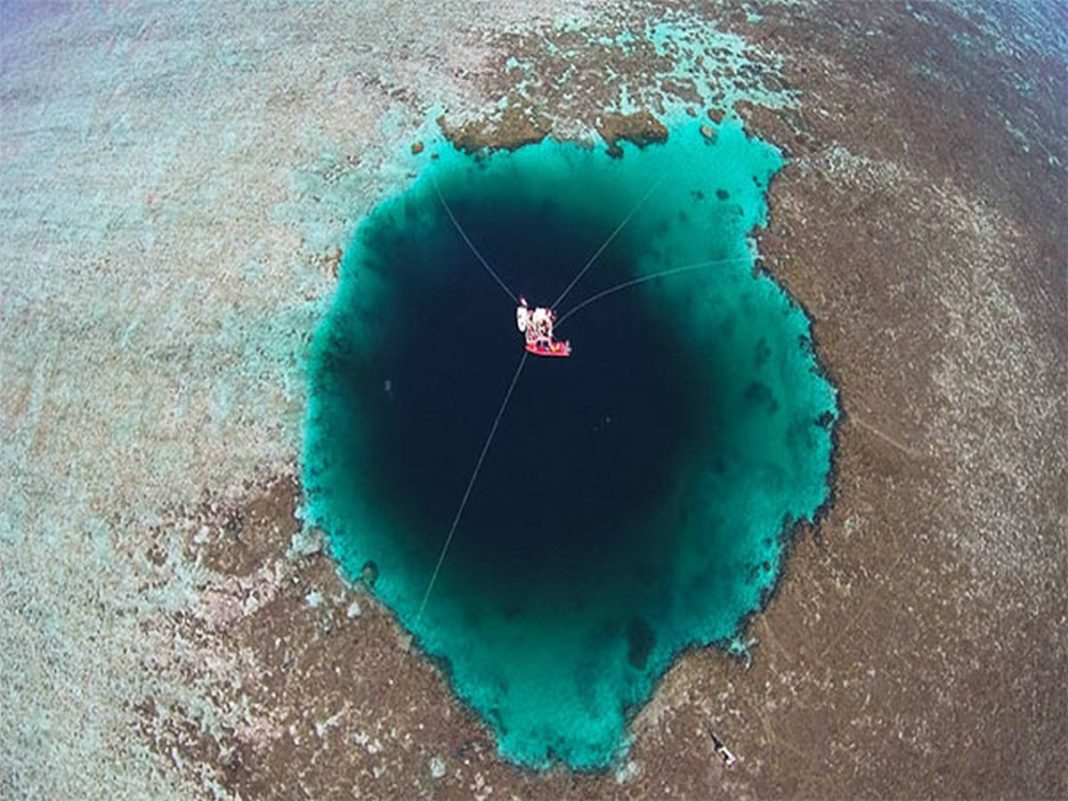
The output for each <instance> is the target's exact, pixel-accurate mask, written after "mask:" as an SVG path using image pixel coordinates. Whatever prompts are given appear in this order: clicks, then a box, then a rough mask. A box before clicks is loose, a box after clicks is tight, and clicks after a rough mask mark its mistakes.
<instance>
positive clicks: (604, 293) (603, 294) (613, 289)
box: [556, 256, 750, 326]
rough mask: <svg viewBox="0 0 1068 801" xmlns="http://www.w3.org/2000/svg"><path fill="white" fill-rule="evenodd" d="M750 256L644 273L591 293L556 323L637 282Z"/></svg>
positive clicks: (560, 322) (561, 323)
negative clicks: (649, 273)
mask: <svg viewBox="0 0 1068 801" xmlns="http://www.w3.org/2000/svg"><path fill="white" fill-rule="evenodd" d="M749 258H750V257H749V256H736V257H734V258H731V259H713V260H711V261H699V262H697V263H696V264H687V265H686V266H685V267H673V268H671V269H670V270H661V271H660V272H658V273H653V274H652V275H643V276H641V277H640V278H632V279H630V280H629V281H624V282H623V283H622V284H616V285H615V286H610V287H608V289H602V290H601V291H600V292H598V293H597V294H595V295H591V296H590V297H588V298H586V300H584V301H582V303H579V304H578V305H577V306H572V307H571V309H570V310H568V312H567V314H565V315H563V316H562V317H561V318H560V319H559V320H557V321H556V325H557V326H561V325H563V323H564V321H565V320H566V319H567V318H568V317H570V316H571V315H572V314H574V313H575V312H577V311H578V310H579V309H582V308H585V307H586V306H589V305H590V304H591V303H594V302H596V301H598V300H601V298H605V297H607V296H608V295H613V294H615V293H616V292H619V291H621V290H623V289H627V288H628V287H632V286H635V285H637V284H644V283H645V282H646V281H652V280H653V279H655V278H663V277H665V276H668V275H675V274H676V273H685V272H689V271H690V270H699V269H701V268H703V267H711V266H713V265H715V264H732V263H735V262H744V261H747V260H748V259H749Z"/></svg>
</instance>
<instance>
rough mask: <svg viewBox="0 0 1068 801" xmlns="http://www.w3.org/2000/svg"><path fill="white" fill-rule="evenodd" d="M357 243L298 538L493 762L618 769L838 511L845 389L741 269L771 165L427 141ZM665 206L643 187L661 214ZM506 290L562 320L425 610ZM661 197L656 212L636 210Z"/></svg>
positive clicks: (496, 345) (322, 362)
mask: <svg viewBox="0 0 1068 801" xmlns="http://www.w3.org/2000/svg"><path fill="white" fill-rule="evenodd" d="M437 155H438V158H437V159H436V160H434V159H431V158H429V156H428V158H427V163H426V167H425V169H424V171H423V173H422V174H421V175H420V176H419V178H418V179H417V180H416V181H415V182H414V184H413V185H412V186H411V187H410V188H409V189H407V190H406V191H405V192H404V193H403V194H400V195H397V196H396V197H393V198H391V199H389V200H388V201H386V202H384V203H383V204H382V205H381V206H380V207H379V208H378V209H376V210H375V212H374V213H373V214H372V215H371V216H370V217H369V218H368V219H367V220H365V221H364V223H363V224H362V225H361V227H360V229H359V231H358V233H357V236H356V239H355V241H354V242H353V244H352V246H351V247H350V248H349V250H348V252H347V253H346V258H345V260H344V262H343V265H342V274H341V286H340V287H339V290H338V296H337V299H336V302H335V305H334V307H333V309H332V311H331V313H330V314H329V315H328V317H327V318H326V319H325V320H324V321H323V324H322V326H321V327H320V329H319V331H318V333H317V336H316V340H315V345H314V353H313V356H312V361H311V366H310V373H311V375H312V384H311V392H310V406H309V413H308V417H307V428H306V447H305V486H306V491H307V495H308V508H309V517H310V519H311V522H315V523H317V524H318V525H320V526H322V527H323V528H325V529H326V531H328V532H329V535H330V543H331V548H332V551H333V552H334V554H335V556H336V557H337V558H338V559H339V560H340V562H341V564H342V566H343V567H344V568H345V569H346V571H347V572H348V573H349V574H350V575H352V576H354V577H355V576H358V575H360V574H361V572H362V571H363V570H364V568H365V567H366V566H368V565H369V563H373V565H374V569H375V572H376V574H377V581H376V583H375V592H376V593H377V594H378V596H379V597H380V598H381V599H382V600H383V601H384V602H385V603H386V604H388V605H389V606H390V607H391V608H392V609H393V610H394V611H395V613H396V614H397V616H398V618H399V620H400V621H401V623H402V624H403V625H405V626H406V627H408V628H410V629H411V630H412V631H413V633H414V634H415V635H416V637H417V639H418V641H419V642H420V643H421V644H422V646H423V647H424V648H425V649H426V650H427V651H428V652H429V653H430V654H432V655H434V656H436V657H440V658H441V659H443V660H445V662H446V664H447V665H448V669H449V673H450V679H451V681H452V684H453V686H454V687H455V689H456V690H457V692H458V693H459V694H460V696H461V697H463V698H464V699H465V700H466V701H468V702H469V703H470V704H471V705H472V706H473V707H474V708H475V709H476V710H477V711H478V712H479V713H480V714H481V715H483V716H484V717H485V718H486V720H487V721H489V723H490V724H491V725H492V726H493V728H494V730H495V731H496V732H497V734H498V736H499V741H500V746H501V749H502V752H503V753H504V754H505V755H506V756H508V757H510V758H512V759H515V760H517V761H520V762H524V763H527V764H533V765H544V764H546V763H547V762H548V761H549V760H550V759H551V758H552V757H556V758H559V759H562V760H564V761H565V762H567V763H568V764H570V765H572V766H575V767H581V768H590V767H597V766H603V765H605V764H607V763H608V762H609V761H610V760H611V758H612V757H613V754H615V753H616V752H617V750H618V748H619V747H620V744H621V743H622V740H623V735H624V725H625V710H626V709H630V708H633V707H635V706H636V705H638V704H640V703H641V702H642V701H643V700H644V699H645V698H647V696H648V693H649V692H650V691H651V688H652V686H653V684H654V682H655V680H656V679H657V677H659V676H660V675H661V674H662V673H663V671H664V670H665V669H666V668H667V666H668V665H669V664H670V662H671V660H672V658H673V657H674V655H675V654H677V653H678V651H679V650H680V649H682V648H684V647H687V646H689V645H692V644H694V643H712V642H723V641H726V640H727V639H728V638H730V637H732V636H733V635H735V634H736V633H737V632H738V630H739V627H740V626H741V625H742V623H743V621H744V620H745V619H746V617H747V616H748V615H749V614H751V613H752V612H754V611H755V610H757V609H758V608H759V607H760V605H761V603H762V601H763V600H764V599H765V597H766V595H767V592H768V591H769V590H770V588H771V587H772V586H773V584H774V581H775V578H776V576H777V575H778V572H779V570H780V567H781V564H780V560H781V556H782V548H783V539H782V535H783V534H784V532H785V531H788V530H789V527H790V524H791V522H792V521H796V520H801V519H810V518H811V517H812V515H813V514H814V513H815V511H816V509H817V508H818V507H819V506H820V505H821V504H822V503H823V502H824V501H825V499H826V497H827V491H828V489H827V476H828V472H829V469H830V455H831V432H830V424H831V422H833V420H834V418H835V416H836V413H837V411H836V410H837V407H836V401H835V396H834V392H833V389H832V388H831V387H830V385H829V384H828V383H827V382H826V380H825V379H824V378H823V377H822V375H821V373H820V371H819V370H818V366H817V364H816V362H815V357H814V355H813V353H812V351H811V348H810V347H809V344H808V332H809V324H808V321H807V319H806V318H805V316H804V314H803V312H802V311H801V310H800V309H799V308H797V307H796V306H795V305H793V304H792V303H791V302H790V301H789V299H788V298H787V297H786V296H785V294H784V293H783V292H782V291H781V290H780V289H779V287H777V286H776V285H775V284H774V283H773V282H772V281H771V280H770V279H768V278H767V277H764V276H761V275H756V274H754V273H753V271H752V258H751V256H750V252H749V247H748V244H747V241H746V235H747V233H748V232H749V231H750V230H751V229H752V227H753V226H754V225H757V224H760V223H761V222H762V221H763V219H764V215H765V205H764V190H765V188H766V186H767V183H768V181H769V180H770V178H771V176H772V175H773V174H774V172H775V171H776V170H777V169H778V168H779V166H780V165H781V159H780V157H779V155H778V153H777V152H776V151H775V150H774V149H773V148H771V147H770V146H768V145H765V144H763V143H761V142H759V141H756V140H752V139H748V138H746V137H745V135H744V133H743V132H742V131H741V129H740V128H739V127H737V126H735V125H732V124H727V125H725V126H723V127H722V128H721V130H720V132H719V136H718V137H717V140H716V143H715V144H714V145H712V144H708V143H707V142H706V141H705V139H704V138H703V137H701V136H700V134H699V133H698V131H697V130H696V127H693V126H690V127H684V128H680V129H678V130H676V131H674V132H673V133H672V136H671V138H670V139H669V142H668V143H667V144H666V145H663V146H654V147H650V148H647V149H646V150H643V151H638V150H634V149H630V150H628V151H627V152H626V153H625V155H624V157H623V158H622V159H610V158H608V157H607V156H605V155H604V154H602V153H598V152H594V151H590V150H583V149H581V148H579V147H576V146H571V145H562V144H557V143H545V144H542V145H538V146H535V147H529V148H524V149H523V150H520V151H518V152H516V153H514V154H497V155H494V156H493V157H491V158H486V159H482V160H477V161H476V160H473V159H471V158H469V157H467V156H464V155H461V154H459V153H456V152H455V151H451V150H449V149H447V148H439V149H438V152H437ZM650 189H652V192H651V194H648V193H649V192H650ZM439 192H440V194H441V196H442V197H443V198H445V199H446V201H447V202H448V203H449V205H450V206H451V208H452V211H453V212H454V214H455V216H456V219H457V220H458V221H460V223H461V225H462V226H463V228H464V230H465V231H466V232H467V234H468V235H469V237H470V238H471V239H472V241H473V242H474V243H475V244H476V246H477V248H478V249H479V251H480V252H481V253H482V254H483V255H484V256H485V258H486V259H487V260H488V261H489V263H490V264H491V265H492V266H493V267H494V268H495V269H496V270H497V271H498V273H499V275H500V277H501V278H502V279H503V281H504V282H505V284H507V285H508V286H509V287H510V288H512V290H513V291H514V292H515V293H522V294H524V295H525V296H526V297H527V298H528V299H529V300H530V301H531V302H532V303H546V304H547V303H550V302H551V300H552V299H553V298H555V297H556V296H558V295H559V294H560V292H561V291H562V289H563V287H564V286H565V285H567V283H568V282H569V281H570V280H571V278H572V277H573V276H574V275H575V272H576V271H577V270H578V269H579V268H580V267H581V266H582V265H583V264H584V263H586V262H587V261H588V260H589V258H590V256H591V254H593V253H594V252H595V251H596V250H597V249H598V248H599V247H600V246H601V244H602V243H603V242H605V240H606V239H607V238H608V236H609V234H611V232H612V231H613V229H615V228H616V227H617V226H618V225H619V223H620V221H621V220H623V219H624V218H626V217H627V215H628V214H630V213H631V212H634V211H635V209H637V212H636V213H635V214H634V217H633V219H632V220H631V221H630V222H629V223H628V224H627V225H626V226H625V227H624V228H623V229H622V230H621V231H620V233H619V235H618V236H617V237H615V238H614V239H613V240H612V241H611V243H610V245H609V246H608V247H607V248H606V249H605V250H604V252H603V253H602V254H601V256H600V257H599V258H598V259H597V261H596V263H595V264H594V266H593V267H592V268H591V270H590V273H589V274H588V276H587V277H586V278H585V279H584V280H583V281H582V282H580V284H579V285H578V286H577V287H576V289H575V290H574V291H573V292H572V293H571V294H570V295H569V296H568V297H567V299H566V300H565V302H564V303H562V304H561V307H560V309H559V311H560V312H561V313H566V311H567V310H568V308H570V307H573V306H574V305H575V304H576V303H578V302H580V301H581V300H582V299H583V298H587V297H589V296H591V295H592V294H593V293H595V292H596V291H598V290H600V289H603V288H606V287H610V286H612V285H616V284H619V283H620V282H623V281H626V280H628V279H633V278H636V277H641V276H649V275H653V274H655V273H657V272H659V271H663V270H667V269H671V268H675V267H679V266H681V265H688V264H695V263H703V262H709V261H711V262H713V263H712V264H710V265H708V266H707V267H704V268H701V269H697V270H693V271H689V272H685V273H679V274H674V275H669V276H665V277H663V278H660V279H658V280H655V281H648V282H645V283H642V284H640V285H637V286H635V287H632V288H630V289H627V290H624V291H620V292H618V293H615V294H612V295H610V296H607V297H605V298H604V299H603V300H601V301H599V302H596V303H593V304H591V305H589V306H586V307H584V308H582V309H580V310H579V311H577V312H576V313H575V314H574V316H572V317H570V318H569V319H568V320H567V321H566V323H565V324H563V325H562V326H561V329H560V332H559V333H560V335H561V336H566V337H569V338H570V339H571V340H572V344H573V347H574V355H573V356H572V357H571V358H570V359H538V358H534V357H531V358H530V359H528V361H527V362H526V363H525V364H524V366H523V370H522V373H521V374H520V375H519V378H518V381H517V383H516V388H515V392H514V394H513V395H512V397H511V401H510V404H509V406H508V408H507V409H506V410H505V413H504V415H503V417H502V422H501V425H500V428H499V430H498V431H497V434H496V437H495V439H494V441H493V443H492V447H491V448H490V450H489V452H488V454H487V457H486V460H485V462H484V464H483V466H482V470H481V473H480V475H479V477H478V481H477V483H476V484H475V486H474V489H473V491H472V494H471V498H470V502H469V504H468V506H467V507H466V509H465V512H464V515H463V517H462V519H461V522H460V525H459V526H458V528H457V530H456V535H455V538H454V541H453V545H452V547H451V549H450V551H449V553H448V555H447V559H446V561H445V562H444V565H443V568H442V570H441V573H440V577H439V579H438V582H437V584H436V585H435V587H434V590H433V593H432V595H431V596H430V600H429V603H428V605H427V607H426V611H425V613H424V615H423V616H422V617H421V618H419V617H418V615H417V610H418V608H419V605H420V601H421V599H422V597H423V594H424V591H425V589H426V587H427V582H428V580H429V578H430V575H431V572H432V570H433V567H434V564H435V562H436V560H437V558H438V554H439V552H440V549H441V546H442V543H443V541H444V539H445V537H446V535H447V533H448V531H449V528H450V524H451V523H452V520H453V518H454V516H455V514H456V510H457V507H458V504H459V503H460V499H461V497H462V496H463V494H464V490H465V487H466V486H467V483H468V479H469V477H470V475H471V472H472V469H473V468H474V466H475V464H476V462H477V459H478V456H479V453H480V451H481V449H482V445H483V442H484V440H485V438H486V435H487V433H488V432H489V430H490V427H491V423H492V421H493V419H494V416H495V414H496V413H497V410H498V408H499V405H500V403H501V400H502V398H503V397H504V395H505V392H506V390H507V388H508V385H509V382H510V381H511V379H512V377H513V375H514V373H515V370H516V367H517V365H518V364H519V361H520V358H521V355H522V353H523V351H522V339H521V335H520V334H519V333H518V332H517V331H516V329H515V324H514V305H513V303H512V301H511V299H510V298H509V297H508V296H507V295H506V293H505V292H504V291H503V290H502V289H501V287H499V286H498V285H497V284H496V283H495V282H494V281H493V280H492V279H491V278H490V277H489V276H488V275H487V273H486V272H485V270H484V269H483V268H482V266H481V265H480V264H479V263H478V261H477V259H476V258H475V257H474V256H473V254H472V253H471V251H470V249H469V248H468V246H467V245H466V244H465V243H464V242H463V240H462V239H461V238H460V236H459V235H458V234H457V231H456V229H455V227H454V226H453V224H452V223H451V222H450V220H449V217H448V215H447V214H446V212H445V209H444V206H443V204H442V202H441V200H440V199H439V197H438V193H439ZM647 194H648V197H647V199H645V200H644V201H643V200H642V198H643V197H645V196H646V195H647Z"/></svg>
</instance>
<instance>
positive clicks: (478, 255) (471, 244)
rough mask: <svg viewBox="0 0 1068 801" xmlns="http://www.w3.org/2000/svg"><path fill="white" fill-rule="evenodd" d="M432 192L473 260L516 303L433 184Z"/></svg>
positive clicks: (517, 300)
mask: <svg viewBox="0 0 1068 801" xmlns="http://www.w3.org/2000/svg"><path fill="white" fill-rule="evenodd" d="M434 192H435V193H437V196H438V200H440V201H441V205H442V206H443V207H444V208H445V213H446V214H448V215H449V219H450V220H452V224H453V225H454V226H455V227H456V230H457V232H459V234H460V236H461V237H463V240H464V242H466V243H467V246H468V247H469V248H471V252H472V253H474V254H475V258H477V259H478V260H479V261H480V262H481V263H482V266H483V267H485V268H486V272H488V273H489V274H490V275H491V276H493V280H494V281H496V282H497V285H498V286H499V287H500V288H501V289H503V290H504V291H505V292H506V293H507V294H508V297H510V298H511V299H512V302H513V303H518V302H519V298H517V297H516V294H515V293H514V292H513V291H512V290H511V289H509V288H508V284H506V283H504V281H503V280H501V277H500V276H499V275H497V273H496V271H495V270H494V269H493V268H492V267H490V266H489V262H488V261H486V260H485V259H484V258H482V254H481V253H479V252H478V248H476V247H475V243H474V242H472V241H471V240H470V238H469V237H468V236H467V233H466V232H465V231H464V229H463V226H461V225H460V221H459V220H457V219H456V215H455V214H453V213H452V209H451V208H450V207H449V204H448V203H447V202H446V201H445V196H444V195H442V194H441V190H440V189H438V185H437V184H434Z"/></svg>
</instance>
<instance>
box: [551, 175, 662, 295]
mask: <svg viewBox="0 0 1068 801" xmlns="http://www.w3.org/2000/svg"><path fill="white" fill-rule="evenodd" d="M663 180H664V179H663V178H662V177H661V178H657V179H656V180H655V181H653V185H652V186H650V187H649V190H648V191H647V192H646V193H645V194H644V195H642V199H641V200H639V201H638V202H637V203H636V204H634V208H633V209H631V210H630V213H629V214H628V215H627V216H626V217H624V218H623V222H621V223H620V224H619V225H617V226H616V230H614V231H613V232H612V233H611V234H609V235H608V239H606V240H605V241H604V243H603V244H602V245H601V246H600V247H599V248H597V252H596V253H594V254H593V255H592V256H590V260H589V261H588V262H586V266H585V267H583V268H582V269H581V270H579V271H578V273H577V274H576V275H575V277H574V278H572V279H571V283H569V284H568V285H567V286H566V287H564V291H563V292H561V293H560V297H558V298H557V299H556V300H554V301H553V302H552V305H550V306H549V308H550V309H555V308H556V307H557V306H559V305H560V303H561V301H563V299H564V298H566V297H567V295H568V293H569V292H570V291H571V290H572V289H573V288H574V287H575V284H577V283H578V282H579V281H581V280H582V276H584V275H585V274H586V271H587V270H589V269H590V267H592V266H593V263H594V262H595V261H597V257H598V256H600V255H601V254H602V253H604V249H605V248H606V247H608V245H609V244H611V242H612V240H613V239H615V238H616V235H617V234H618V233H619V232H620V231H622V230H623V227H624V226H625V225H626V224H627V223H629V222H630V220H631V217H633V216H634V215H635V214H637V213H638V209H640V208H641V207H642V206H644V205H645V201H647V200H648V199H649V196H650V195H651V194H653V191H654V190H655V189H656V188H657V187H658V186H660V183H661V182H662V181H663Z"/></svg>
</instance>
